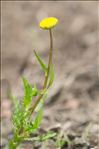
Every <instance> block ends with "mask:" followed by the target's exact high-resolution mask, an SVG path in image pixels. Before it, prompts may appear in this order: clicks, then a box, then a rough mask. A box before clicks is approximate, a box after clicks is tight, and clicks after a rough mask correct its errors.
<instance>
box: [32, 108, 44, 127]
mask: <svg viewBox="0 0 99 149" xmlns="http://www.w3.org/2000/svg"><path fill="white" fill-rule="evenodd" d="M42 117H43V108H42V107H41V109H40V110H39V112H38V114H37V116H36V118H35V120H34V124H33V127H34V128H35V129H38V128H39V125H40V123H41V120H42Z"/></svg>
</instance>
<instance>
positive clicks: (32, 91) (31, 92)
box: [23, 78, 37, 107]
mask: <svg viewBox="0 0 99 149" xmlns="http://www.w3.org/2000/svg"><path fill="white" fill-rule="evenodd" d="M23 85H24V101H23V102H24V105H25V107H28V106H29V104H30V102H31V100H32V97H33V96H36V95H37V89H36V88H32V86H31V85H30V84H29V83H28V81H27V80H26V79H25V78H23Z"/></svg>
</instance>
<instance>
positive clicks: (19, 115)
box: [12, 102, 25, 129]
mask: <svg viewBox="0 0 99 149" xmlns="http://www.w3.org/2000/svg"><path fill="white" fill-rule="evenodd" d="M24 120H25V112H24V108H23V107H22V103H21V102H18V104H17V105H16V107H15V110H14V113H13V117H12V121H13V125H14V128H15V129H19V128H20V127H21V126H22V124H23V121H24Z"/></svg>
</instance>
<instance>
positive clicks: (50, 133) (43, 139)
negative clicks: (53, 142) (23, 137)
mask: <svg viewBox="0 0 99 149" xmlns="http://www.w3.org/2000/svg"><path fill="white" fill-rule="evenodd" d="M56 135H57V133H55V132H48V133H47V134H44V135H42V136H41V137H40V140H41V141H46V140H48V139H51V138H53V137H55V136H56Z"/></svg>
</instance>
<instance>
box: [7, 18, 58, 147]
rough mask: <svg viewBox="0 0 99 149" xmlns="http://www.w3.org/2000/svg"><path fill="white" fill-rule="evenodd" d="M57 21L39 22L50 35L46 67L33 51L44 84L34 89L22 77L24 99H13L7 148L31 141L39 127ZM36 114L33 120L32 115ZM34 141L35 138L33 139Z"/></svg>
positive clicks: (50, 75) (51, 69)
mask: <svg viewBox="0 0 99 149" xmlns="http://www.w3.org/2000/svg"><path fill="white" fill-rule="evenodd" d="M57 23H58V20H57V19H56V18H54V17H50V18H45V19H43V20H42V21H41V22H40V27H41V28H42V29H45V30H48V31H49V35H50V52H49V61H48V65H46V64H45V63H44V62H43V60H42V59H41V57H40V56H39V55H38V54H37V52H36V51H35V50H34V54H35V56H36V58H37V61H38V62H39V64H40V66H41V68H42V70H43V71H44V74H45V80H44V84H43V87H42V89H41V90H38V89H37V87H36V85H34V87H33V86H32V85H31V84H30V83H29V82H28V80H27V79H26V78H25V77H23V78H22V80H23V86H24V97H23V99H22V100H21V101H19V100H17V99H16V98H13V100H14V103H15V104H14V105H15V107H14V112H13V116H12V121H13V137H12V139H11V140H10V141H9V144H8V148H9V149H16V148H17V147H18V146H19V144H20V143H21V142H23V141H26V140H29V139H30V140H31V137H30V134H31V133H35V132H36V131H37V129H38V128H39V126H40V123H41V120H42V115H43V107H44V101H45V98H46V95H47V92H48V89H49V88H50V87H51V85H52V83H53V81H54V67H53V61H52V56H53V39H52V28H53V27H54V26H56V24H57ZM35 97H36V98H37V99H36V102H35V103H34V102H33V98H35ZM34 112H36V116H34V118H33V117H32V115H33V114H34ZM53 136H55V134H51V133H50V134H47V135H45V136H41V137H37V138H36V139H38V140H40V139H41V140H46V139H48V138H51V137H53ZM34 140H35V138H34Z"/></svg>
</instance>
